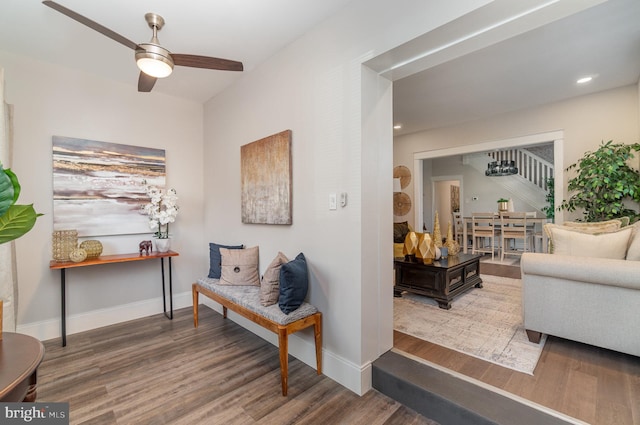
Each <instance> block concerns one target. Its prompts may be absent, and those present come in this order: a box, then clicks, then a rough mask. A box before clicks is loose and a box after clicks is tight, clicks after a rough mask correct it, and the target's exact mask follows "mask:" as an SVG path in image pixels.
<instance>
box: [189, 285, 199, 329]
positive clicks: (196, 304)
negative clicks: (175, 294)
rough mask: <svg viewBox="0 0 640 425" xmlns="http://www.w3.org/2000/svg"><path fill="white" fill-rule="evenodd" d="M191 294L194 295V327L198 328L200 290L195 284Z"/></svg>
mask: <svg viewBox="0 0 640 425" xmlns="http://www.w3.org/2000/svg"><path fill="white" fill-rule="evenodd" d="M191 293H192V295H193V327H194V328H197V327H198V295H199V294H200V293H199V292H198V289H197V288H196V284H195V283H194V284H193V286H192V287H191Z"/></svg>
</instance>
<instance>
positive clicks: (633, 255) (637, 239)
mask: <svg viewBox="0 0 640 425" xmlns="http://www.w3.org/2000/svg"><path fill="white" fill-rule="evenodd" d="M631 227H633V228H634V229H635V231H634V233H633V235H632V236H631V240H630V241H629V248H628V249H627V260H630V261H640V221H637V222H636V223H635V224H634V225H632V226H631Z"/></svg>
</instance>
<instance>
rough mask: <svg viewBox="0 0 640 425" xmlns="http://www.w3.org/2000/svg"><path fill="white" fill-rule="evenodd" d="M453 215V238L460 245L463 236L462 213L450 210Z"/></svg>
mask: <svg viewBox="0 0 640 425" xmlns="http://www.w3.org/2000/svg"><path fill="white" fill-rule="evenodd" d="M451 215H453V239H455V240H456V241H458V243H459V244H460V246H462V238H463V237H464V236H463V235H464V233H463V228H462V226H463V225H464V223H463V221H462V213H461V212H460V211H457V212H455V211H454V212H452V213H451Z"/></svg>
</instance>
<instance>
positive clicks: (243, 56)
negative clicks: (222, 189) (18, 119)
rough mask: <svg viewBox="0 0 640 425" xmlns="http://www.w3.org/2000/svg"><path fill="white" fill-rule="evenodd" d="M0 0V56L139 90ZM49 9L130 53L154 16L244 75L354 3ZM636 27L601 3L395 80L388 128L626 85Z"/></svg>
mask: <svg viewBox="0 0 640 425" xmlns="http://www.w3.org/2000/svg"><path fill="white" fill-rule="evenodd" d="M1 1H2V3H1V5H0V50H5V51H9V52H15V53H18V54H22V55H26V56H30V57H33V58H39V59H42V60H44V61H47V62H53V63H57V64H60V65H63V66H65V67H70V68H76V69H82V70H85V71H87V72H91V73H94V74H97V75H100V76H102V77H105V78H109V79H112V80H116V81H120V82H122V83H124V84H128V85H130V86H131V90H137V80H138V69H137V67H136V65H135V61H134V53H133V51H132V50H130V49H128V48H126V47H124V46H122V45H121V44H119V43H117V42H115V41H113V40H111V39H109V38H107V37H105V36H104V35H102V34H100V33H97V32H96V31H93V30H91V29H89V28H87V27H85V26H84V25H82V24H80V23H78V22H76V21H74V20H72V19H70V18H68V17H67V16H64V15H62V14H60V13H59V12H56V11H54V10H53V9H51V8H49V7H46V6H44V5H43V4H42V3H41V1H40V0H1ZM57 1H58V3H60V4H62V5H64V6H65V7H68V8H70V9H72V10H74V11H76V12H77V13H80V14H81V15H84V16H86V17H87V18H89V19H92V20H94V21H96V22H98V23H100V24H102V25H104V26H105V27H107V28H109V29H111V30H113V31H115V32H117V33H119V34H121V35H123V36H124V37H126V38H128V39H130V40H132V41H134V42H137V43H140V42H147V41H149V39H150V38H151V30H150V29H149V27H148V26H147V24H146V22H145V20H144V14H145V13H147V12H154V13H158V14H160V15H162V16H163V17H164V19H165V21H166V25H165V27H164V28H163V29H162V30H161V31H160V32H159V35H158V37H159V40H160V43H161V44H162V45H163V46H164V47H166V48H168V49H169V50H170V51H172V52H174V53H190V54H198V55H205V56H214V57H220V58H225V59H232V60H238V61H241V62H243V63H244V67H245V71H247V72H249V71H251V70H252V69H254V68H255V67H257V66H258V65H259V64H260V63H261V62H263V61H265V60H266V59H267V58H269V57H270V56H272V55H274V54H275V53H276V52H277V51H279V50H280V49H282V48H283V47H285V46H286V45H288V44H290V43H292V42H293V41H294V40H296V39H297V38H298V37H300V36H301V35H303V34H304V33H305V32H306V31H308V30H309V29H310V28H312V27H313V26H315V25H317V24H318V23H320V22H321V21H323V20H325V19H327V18H328V17H330V16H331V15H333V14H334V13H336V12H337V11H338V10H340V9H342V8H344V7H345V6H346V5H347V4H348V3H350V2H351V1H352V0H322V1H300V0H268V1H265V0H217V1H212V0H186V1H180V2H178V1H175V0H135V1H132V0H109V1H98V0H57ZM563 1H565V0H563ZM566 1H569V2H570V1H578V0H566ZM579 1H581V2H582V1H586V0H579ZM505 3H506V4H508V2H505ZM552 3H553V2H552ZM639 17H640V0H608V1H605V2H604V3H603V4H601V5H597V6H594V7H592V8H590V9H587V10H586V11H583V12H580V13H578V14H575V15H573V16H570V17H568V18H564V19H562V20H559V21H555V22H553V23H551V24H548V25H545V26H543V27H541V28H538V29H535V30H532V31H528V32H525V33H523V34H521V35H519V36H516V37H513V38H510V39H508V40H506V41H503V42H500V43H497V44H494V45H493V46H489V47H486V48H484V49H482V50H480V51H476V52H474V53H471V54H466V55H464V56H462V57H459V58H457V59H453V60H449V61H447V62H444V63H442V64H440V65H437V66H433V67H431V68H429V69H427V70H425V71H423V72H420V73H418V74H415V75H411V76H408V77H405V78H402V79H399V80H397V81H395V82H394V121H395V122H400V123H402V125H403V129H402V130H400V131H398V132H396V133H395V134H396V135H399V134H406V133H412V132H415V131H420V130H424V129H429V128H435V127H440V126H445V125H452V124H457V123H460V122H464V121H469V120H474V119H479V118H484V117H487V116H491V115H495V114H498V113H502V112H506V111H509V110H516V109H522V108H526V107H530V106H533V105H539V104H544V103H548V102H552V101H557V100H561V99H566V98H570V97H574V96H579V95H582V94H587V93H591V92H596V91H601V90H606V89H610V88H613V87H619V86H623V85H628V84H632V83H635V82H637V81H638V77H639V75H640V19H639ZM464 19H465V17H462V18H461V19H459V20H457V21H458V22H456V21H454V22H453V23H451V24H447V25H456V23H457V24H458V25H466V26H472V24H473V16H470V17H468V19H467V20H466V21H464ZM428 35H429V34H426V36H428ZM583 74H598V77H597V78H596V79H595V80H594V82H593V83H591V84H590V85H587V86H583V87H577V86H576V85H575V84H574V81H575V79H576V78H577V77H578V76H580V75H583ZM238 78H242V73H238V72H228V71H213V70H204V69H193V68H186V67H180V66H177V67H175V69H174V73H173V74H172V75H171V76H170V77H168V78H166V79H161V80H158V82H157V83H156V85H155V87H154V89H153V93H164V94H168V95H172V96H177V97H182V98H186V99H191V100H194V101H198V102H205V101H207V100H208V99H210V98H212V97H214V96H215V95H216V94H217V93H219V92H220V91H221V90H223V89H224V88H225V87H227V86H228V85H230V84H232V83H233V82H234V81H236V80H237V79H238ZM141 95H149V94H141ZM151 95H152V94H151Z"/></svg>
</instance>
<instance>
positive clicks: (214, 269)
mask: <svg viewBox="0 0 640 425" xmlns="http://www.w3.org/2000/svg"><path fill="white" fill-rule="evenodd" d="M220 248H227V249H242V248H244V245H236V246H231V245H220V244H217V243H213V242H211V243H210V244H209V277H210V278H211V279H220V275H221V274H222V256H221V255H220Z"/></svg>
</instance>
